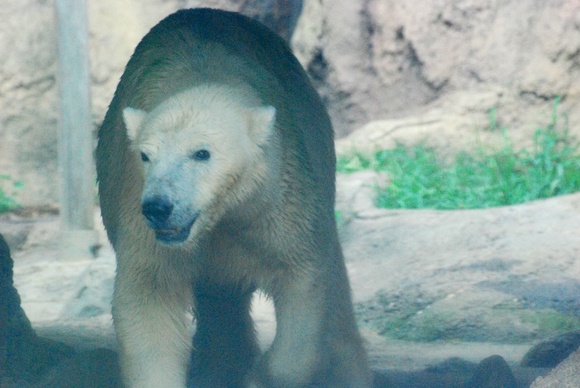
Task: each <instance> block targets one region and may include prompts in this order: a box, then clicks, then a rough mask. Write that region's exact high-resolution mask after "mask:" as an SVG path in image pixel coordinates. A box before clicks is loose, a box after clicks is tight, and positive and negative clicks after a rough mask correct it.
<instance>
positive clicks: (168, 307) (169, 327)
mask: <svg viewBox="0 0 580 388" xmlns="http://www.w3.org/2000/svg"><path fill="white" fill-rule="evenodd" d="M146 273H147V271H143V272H142V273H138V272H135V271H132V272H131V273H130V274H127V273H126V272H125V271H124V270H123V268H122V266H120V268H118V270H117V277H116V279H115V293H114V296H113V321H114V326H115V331H116V333H117V339H118V341H119V347H120V361H121V371H122V374H123V381H124V383H125V386H126V387H130V388H133V387H135V388H136V387H139V388H149V387H150V388H153V387H155V388H159V387H164V388H166V387H167V388H182V387H185V385H186V374H187V369H188V363H189V354H190V352H191V337H190V332H189V329H188V321H187V318H186V314H185V313H186V309H187V297H186V295H183V293H182V292H179V289H180V288H185V287H180V286H184V285H180V284H178V283H179V281H177V279H175V283H176V284H173V286H174V287H175V289H172V290H171V291H170V290H168V289H167V287H166V285H162V284H159V283H157V282H156V281H155V279H154V278H155V277H156V276H153V277H152V279H143V278H139V275H143V274H146Z"/></svg>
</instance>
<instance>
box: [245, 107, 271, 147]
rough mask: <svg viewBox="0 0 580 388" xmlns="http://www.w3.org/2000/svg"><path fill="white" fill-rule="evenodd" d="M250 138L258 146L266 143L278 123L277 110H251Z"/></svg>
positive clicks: (263, 108)
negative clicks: (276, 122)
mask: <svg viewBox="0 0 580 388" xmlns="http://www.w3.org/2000/svg"><path fill="white" fill-rule="evenodd" d="M249 116H250V120H249V121H250V123H249V124H250V128H249V131H250V137H251V138H252V140H253V141H254V143H256V144H257V145H262V144H264V143H265V142H266V140H267V138H268V135H269V134H270V132H271V131H272V129H273V128H274V123H275V121H276V108H274V107H273V106H270V105H268V106H261V107H259V108H252V109H251V110H250V114H249Z"/></svg>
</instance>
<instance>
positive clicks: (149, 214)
mask: <svg viewBox="0 0 580 388" xmlns="http://www.w3.org/2000/svg"><path fill="white" fill-rule="evenodd" d="M172 211H173V204H172V203H170V202H169V201H168V200H166V199H164V198H154V199H151V200H147V201H144V202H143V204H142V205H141V212H142V213H143V215H144V216H145V218H147V219H148V220H149V222H151V223H152V224H154V225H159V224H162V223H164V222H165V221H167V219H168V218H169V216H170V215H171V212H172Z"/></svg>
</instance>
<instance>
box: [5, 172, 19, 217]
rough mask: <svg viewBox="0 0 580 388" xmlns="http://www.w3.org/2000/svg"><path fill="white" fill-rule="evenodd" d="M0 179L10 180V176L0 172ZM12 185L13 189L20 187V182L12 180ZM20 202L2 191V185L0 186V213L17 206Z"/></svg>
mask: <svg viewBox="0 0 580 388" xmlns="http://www.w3.org/2000/svg"><path fill="white" fill-rule="evenodd" d="M0 181H11V179H10V176H8V175H2V174H0ZM12 187H13V188H14V189H15V190H19V189H20V188H22V182H19V181H14V182H12ZM19 206H20V204H19V203H18V202H17V201H16V200H15V199H14V198H13V197H12V195H8V194H6V193H5V192H4V190H3V189H2V187H0V213H4V212H7V211H8V210H11V209H14V208H17V207H19Z"/></svg>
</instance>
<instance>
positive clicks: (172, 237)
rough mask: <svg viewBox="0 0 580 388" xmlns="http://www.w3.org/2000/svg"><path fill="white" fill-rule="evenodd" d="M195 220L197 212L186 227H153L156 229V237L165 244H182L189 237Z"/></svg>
mask: <svg viewBox="0 0 580 388" xmlns="http://www.w3.org/2000/svg"><path fill="white" fill-rule="evenodd" d="M195 220H197V214H196V215H195V216H194V217H193V219H192V220H191V221H190V222H189V224H187V226H185V227H184V228H171V229H161V228H159V229H153V230H154V231H155V238H156V239H157V240H158V241H159V242H162V243H164V244H169V245H172V244H181V243H183V242H185V240H187V238H188V237H189V233H190V232H191V228H192V226H193V224H194V223H195Z"/></svg>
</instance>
